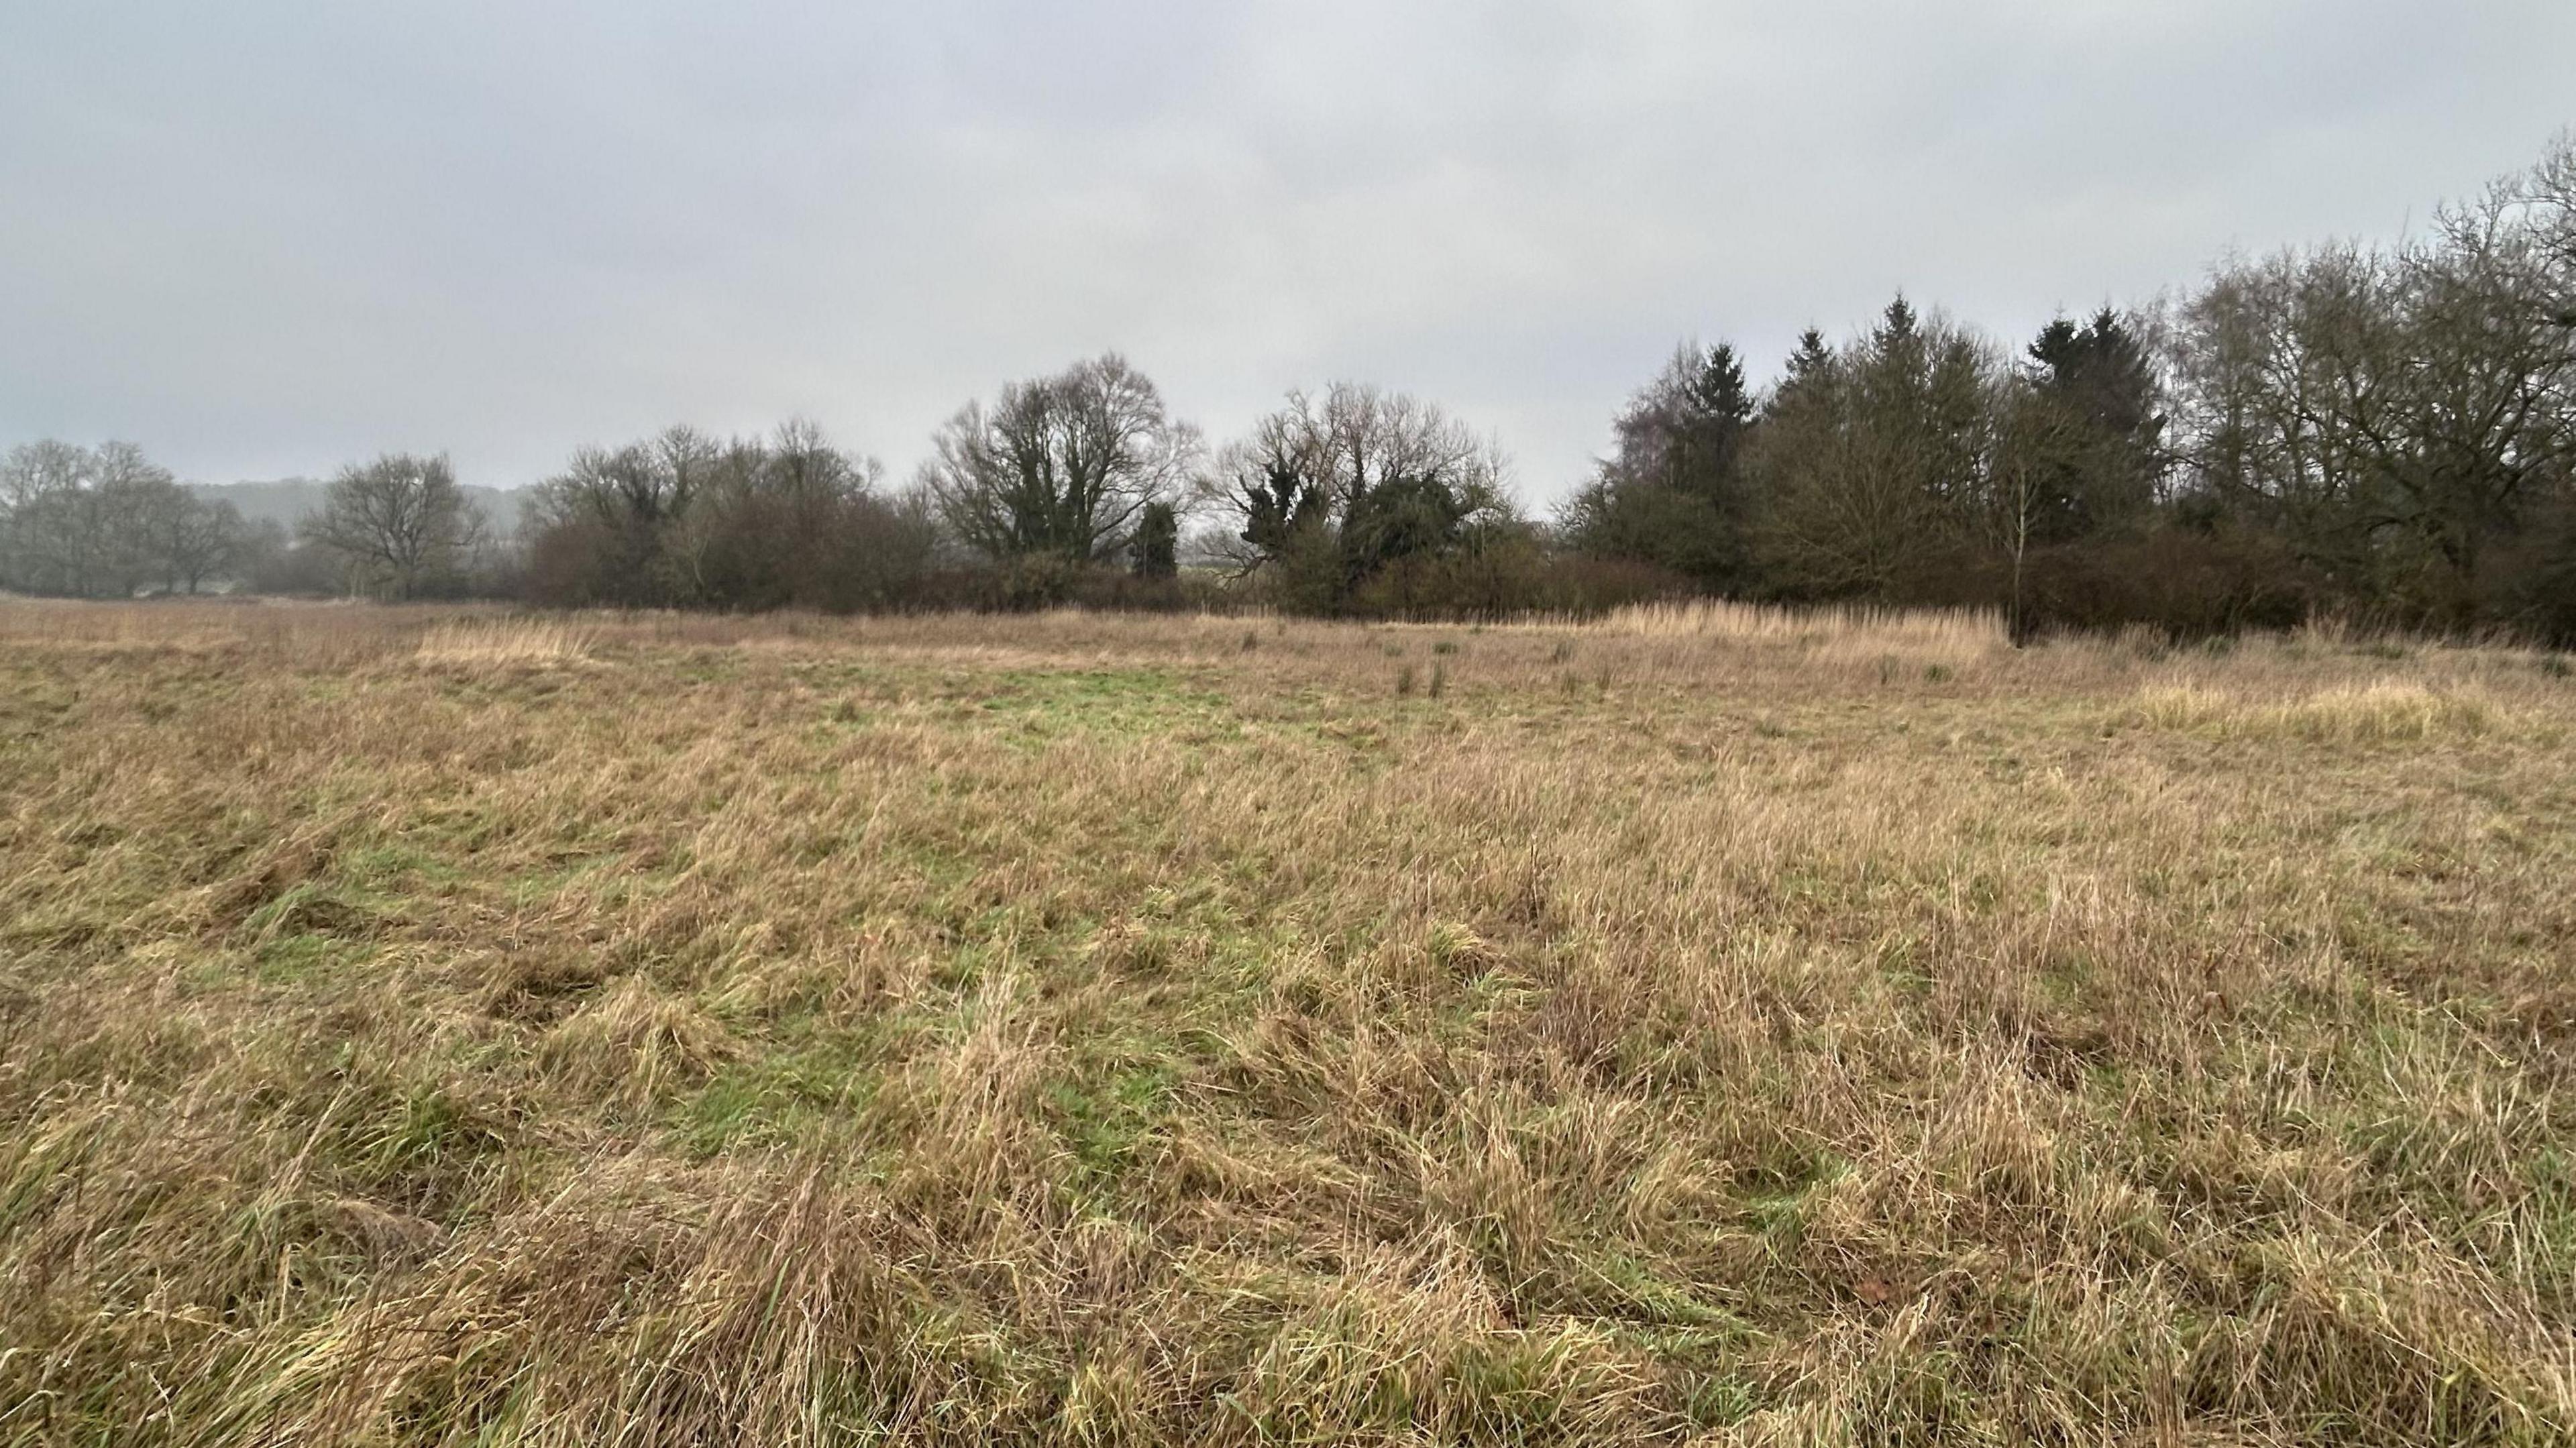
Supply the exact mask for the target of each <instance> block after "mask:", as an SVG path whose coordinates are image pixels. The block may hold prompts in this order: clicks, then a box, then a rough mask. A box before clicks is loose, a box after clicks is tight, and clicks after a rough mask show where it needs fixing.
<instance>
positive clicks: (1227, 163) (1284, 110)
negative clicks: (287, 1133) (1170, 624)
mask: <svg viewBox="0 0 2576 1448" xmlns="http://www.w3.org/2000/svg"><path fill="white" fill-rule="evenodd" d="M2570 56H2576V3H2570V0H2439V3H2436V0H2407V3H2399V0H1956V3H1949V4H1940V5H1932V4H1898V3H1894V0H1879V3H1869V4H1864V3H1856V0H1803V3H1799V4H1784V3H1781V0H1758V3H1733V0H1566V3H1555V0H1508V3H1485V4H1468V3H1402V0H1294V3H1269V0H1126V3H1104V4H1084V5H1076V4H1069V3H1052V4H1051V3H1039V0H1017V3H965V0H945V3H929V4H925V3H918V0H916V3H907V4H855V3H833V0H795V3H790V0H734V3H728V4H721V5H719V4H701V5H681V4H670V3H656V0H615V3H605V0H602V3H571V0H553V3H546V4H528V3H525V0H440V3H435V4H393V3H371V0H327V3H324V0H313V3H299V0H227V3H225V4H222V5H208V4H200V3H187V4H181V3H164V4H124V3H110V0H0V446H5V445H6V444H9V443H13V442H18V441H23V440H27V439H30V438H34V437H40V436H60V437H65V438H69V439H72V440H75V441H80V442H96V441H99V440H102V439H105V438H109V437H125V438H132V439H134V440H136V441H138V442H141V443H142V444H144V446H145V447H146V448H148V449H149V450H150V451H151V452H152V453H153V454H154V455H155V456H156V457H158V458H160V459H161V460H163V461H165V462H167V463H169V464H170V465H172V466H174V467H176V468H177V469H179V471H180V472H181V473H182V475H183V476H186V477H190V478H193V479H198V480H203V481H230V480H234V479H239V478H260V477H278V476H285V475H289V474H317V475H318V474H322V473H326V472H328V471H329V470H330V469H332V468H333V467H335V466H336V465H338V464H339V463H341V462H344V461H347V460H349V459H351V458H354V457H357V456H360V455H362V454H365V453H369V452H373V451H377V450H381V449H390V448H404V449H429V450H438V449H444V450H446V451H448V452H450V453H452V454H453V455H454V457H455V459H456V462H457V465H458V470H459V475H460V477H461V478H462V479H463V480H464V481H468V482H475V483H484V484H490V485H495V486H512V485H517V484H522V483H527V482H531V481H534V480H536V479H538V478H540V477H542V476H543V475H544V474H545V473H546V472H548V471H549V470H551V469H552V468H554V467H555V466H557V465H558V464H559V463H560V461H561V460H562V459H563V457H564V456H565V455H566V454H567V453H568V452H569V451H570V450H571V449H572V448H574V447H575V446H578V445H580V444H583V443H588V442H608V441H619V440H624V439H627V438H630V437H634V436H638V435H641V434H644V433H646V432H649V431H653V430H656V429H658V428H660V427H662V426H664V425H666V424H668V423H671V422H676V421H683V420H686V421H693V422H696V423H698V424H699V425H701V426H703V427H708V428H712V429H715V430H718V431H746V430H754V429H760V428H765V427H767V426H768V425H769V424H771V423H773V422H775V421H776V420H778V419H779V418H781V417H784V416H786V415H789V414H804V415H807V416H810V417H813V418H815V419H817V420H818V421H820V422H822V423H823V424H824V425H825V427H827V428H828V429H829V430H830V431H831V432H832V434H833V435H834V437H835V438H836V439H838V440H839V441H840V442H841V443H842V445H844V446H845V447H849V448H851V449H853V450H856V451H863V452H870V453H874V454H876V455H878V456H880V457H882V458H884V459H885V460H886V461H887V462H888V463H889V464H890V465H891V466H892V467H893V468H894V469H895V470H896V472H897V473H898V475H902V474H908V472H909V470H910V469H911V468H912V467H913V466H914V464H915V463H916V462H917V461H918V460H919V458H920V457H921V456H922V455H923V454H924V453H925V452H926V451H927V446H926V439H927V436H928V434H929V432H930V430H931V429H932V428H933V427H934V426H936V425H937V423H938V422H939V421H940V420H941V419H942V418H944V417H945V416H946V415H947V414H948V413H950V412H952V411H953V410H955V408H956V407H957V406H958V405H959V404H960V403H962V402H964V401H965V400H966V399H967V398H968V397H970V396H974V395H978V394H983V393H989V392H990V391H991V390H992V389H993V388H994V387H995V386H996V385H997V384H999V383H1000V382H1002V381H1003V380H1005V379H1007V378H1011V377H1017V376H1024V375H1029V374H1032V373H1036V372H1041V371H1046V370H1051V369H1053V368H1055V367H1058V366H1060V365H1062V364H1064V363H1065V362H1068V361H1070V360H1072V359H1074V358H1076V357H1080V356H1084V355H1089V354H1092V353H1096V352H1099V351H1101V350H1104V349H1112V348H1114V349H1117V350H1120V351H1123V352H1125V353H1126V354H1127V355H1128V356H1129V357H1130V358H1131V359H1132V360H1133V361H1135V362H1136V363H1137V364H1138V365H1139V366H1141V367H1143V368H1144V369H1145V370H1146V371H1147V372H1148V373H1149V374H1151V375H1152V376H1154V377H1155V378H1156V379H1157V380H1159V381H1160V382H1161V384H1162V385H1163V387H1164V390H1165V393H1166V395H1167V397H1168V398H1169V400H1170V402H1171V403H1172V405H1173V407H1174V409H1175V410H1176V411H1178V412H1179V413H1180V414H1181V415H1183V416H1186V417H1190V418H1193V419H1195V420H1197V421H1199V422H1200V423H1202V424H1203V425H1204V426H1206V427H1207V428H1208V430H1209V431H1210V433H1211V434H1212V435H1215V436H1219V437H1222V436H1224V435H1226V434H1227V433H1229V432H1230V431H1232V430H1235V429H1237V428H1240V427H1241V426H1242V425H1243V424H1245V423H1246V422H1247V421H1248V420H1249V419H1250V418H1252V417H1253V416H1255V415H1256V414H1257V413H1259V412H1260V411H1261V410H1263V409H1264V408H1266V407H1267V406H1269V405H1270V404H1271V403H1272V402H1273V401H1275V400H1276V399H1277V398H1278V396H1279V395H1280V394H1281V393H1283V392H1285V391H1286V390H1287V389H1289V388H1290V387H1294V386H1299V385H1316V384H1320V383H1323V382H1327V381H1330V380H1333V379H1336V378H1351V379H1357V380H1365V381H1373V382H1378V383H1382V384H1385V385H1388V386H1392V387H1398V388H1403V389H1406V390H1409V391H1414V392H1419V393H1421V394H1423V395H1425V396H1428V397H1431V398H1433V399H1435V400H1437V401H1440V402H1442V403H1444V404H1447V405H1449V406H1450V407H1452V408H1453V409H1455V410H1456V411H1457V412H1459V413H1461V414H1462V415H1464V416H1465V417H1467V418H1468V419H1470V420H1471V421H1472V422H1474V423H1475V424H1476V425H1478V426H1479V427H1481V428H1485V429H1489V430H1491V431H1492V432H1494V433H1495V434H1496V435H1498V436H1499V437H1500V439H1501V440H1502V442H1503V444H1504V446H1505V447H1506V448H1507V449H1508V450H1509V451H1510V452H1511V453H1512V454H1513V455H1514V456H1515V458H1516V459H1517V461H1518V481H1519V485H1520V489H1521V492H1522V494H1523V496H1524V497H1525V498H1527V499H1528V500H1530V501H1531V502H1533V503H1536V504H1545V503H1547V502H1549V501H1552V500H1553V499H1555V498H1556V497H1558V496H1560V495H1562V494H1563V493H1564V492H1565V491H1566V490H1567V489H1568V487H1570V486H1571V484H1572V483H1573V482H1574V481H1575V480H1576V479H1577V478H1578V477H1579V476H1580V475H1581V474H1582V472H1583V471H1584V469H1585V467H1586V460H1587V459H1588V458H1590V457H1591V456H1593V455H1594V454H1596V453H1597V452H1598V451H1600V450H1601V449H1602V448H1603V447H1604V446H1605V445H1606V442H1607V433H1608V423H1609V419H1610V417H1611V415H1612V414H1613V413H1614V412H1615V410H1616V409H1617V407H1618V405H1619V403H1620V400H1621V399H1622V397H1623V396H1624V395H1625V394H1626V393H1627V392H1628V391H1629V389H1630V388H1632V387H1633V386H1635V385H1636V384H1637V383H1638V382H1639V381H1640V380H1641V379H1642V378H1644V377H1645V376H1647V375H1648V374H1650V373H1651V372H1653V371H1654V369H1655V368H1656V367H1657V366H1658V364H1659V363H1660V362H1661V361H1662V360H1663V358H1664V357H1665V356H1666V355H1668V354H1669V352H1670V351H1671V349H1672V347H1673V345H1674V343H1675V342H1676V341H1678V340H1679V339H1681V338H1682V337H1685V336H1697V337H1701V338H1705V339H1709V340H1716V339H1719V338H1725V339H1731V340H1734V341H1735V342H1737V343H1738V344H1739V345H1740V346H1742V347H1743V348H1744V349H1745V350H1746V351H1747V353H1748V355H1749V356H1750V358H1751V359H1752V361H1753V363H1754V367H1755V370H1756V371H1757V372H1758V373H1763V374H1768V373H1769V372H1770V371H1771V370H1772V369H1773V368H1774V367H1775V366H1776V365H1777V362H1778V359H1779V357H1780V355H1781V354H1782V353H1783V352H1784V351H1785V350H1786V348H1787V346H1788V345H1789V343H1790V342H1791V341H1792V340H1793V339H1794V338H1795V336H1796V334H1797V332H1798V330H1799V329H1800V328H1802V327H1804V326H1806V325H1807V324H1809V323H1811V322H1812V323H1816V324H1819V325H1822V326H1824V327H1825V328H1827V329H1828V330H1829V331H1831V332H1834V333H1837V334H1839V333H1843V332H1845V331H1848V330H1849V329H1851V328H1853V327H1855V326H1857V325H1859V324H1860V323H1861V322H1863V321H1864V320H1866V319H1867V317H1868V316H1869V315H1870V314H1871V313H1873V312H1874V311H1875V310H1876V309H1877V308H1878V307H1879V306H1880V305H1881V304H1883V302H1884V301H1885V299H1886V298H1887V296H1888V295H1889V294H1890V293H1891V292H1893V291H1894V290H1895V289H1897V288H1899V287H1902V288H1904V289H1905V290H1906V291H1907V292H1908V294H1910V295H1912V296H1914V297H1915V298H1917V299H1918V300H1920V301H1922V302H1925V303H1928V304H1932V305H1937V306H1941V307H1944V308H1946V309H1948V310H1949V311H1951V312H1952V313H1954V314H1956V315H1958V316H1960V317H1962V318H1964V319H1966V320H1970V321H1974V322H1977V323H1979V324H1982V325H1984V326H1986V327H1988V328H1990V329H1994V330H1997V331H2001V332H2005V333H2009V334H2014V335H2018V334H2021V333H2023V332H2026V331H2027V330H2029V329H2031V328H2033V327H2035V326H2036V325H2037V324H2038V323H2040V322H2041V321H2043V320H2045V319H2046V318H2047V316H2048V315H2049V314H2050V313H2051V312H2052V311H2054V310H2056V309H2058V308H2061V307H2063V308H2089V307H2093V306H2096V305H2098V304H2100V303H2102V302H2104V301H2112V302H2119V303H2128V302H2131V301H2136V300H2141V299H2145V298H2148V297H2151V296H2152V295H2154V294H2155V293H2156V292H2157V291H2159V290H2160V289H2163V288H2165V287H2168V286H2170V285H2173V284H2177V283H2183V282H2187V281H2189V280H2190V279H2191V278H2192V277H2193V276H2195V275H2196V274H2198V273H2199V272H2200V271H2201V270H2203V269H2204V268H2205V267H2206V266H2207V265H2208V263H2209V262H2210V261H2211V260H2212V259H2214V258H2215V257H2217V256H2218V255H2220V254H2221V253H2222V252H2224V251H2225V250H2227V249H2228V248H2230V247H2237V248H2243V249H2247V250H2263V249H2268V248H2270V247H2273V246H2276V245H2280V244H2283V243H2286V242H2293V241H2309V240H2316V239H2322V238H2326V237H2330V236H2338V235H2343V236H2349V235H2364V236H2372V237H2386V236H2394V235H2396V234H2398V233H2400V232H2401V231H2403V230H2404V229H2406V228H2408V227H2409V226H2419V225H2420V224H2421V223H2422V221H2423V220H2424V217H2425V215H2426V213H2427V211H2428V210H2429V209H2430V207H2431V204H2432V203H2434V202H2435V201H2438V200H2440V199H2442V198H2444V197H2448V196H2456V195H2459V194H2461V193H2463V192H2465V191H2468V190H2471V189H2473V188H2475V187H2476V186H2478V185H2479V184H2481V183H2482V182H2483V181H2484V180H2485V179H2486V178H2487V177H2489V176H2491V175H2493V174H2495V173H2498V172H2501V171H2505V170H2508V169H2512V168H2515V167H2518V166H2521V165H2523V164H2526V163H2527V162H2529V161H2531V160H2532V159H2534V158H2536V157H2537V156H2538V155H2539V153H2540V151H2541V149H2542V147H2543V145H2544V144H2545V143H2546V142H2547V140H2548V139H2549V137H2550V136H2551V135H2552V134H2553V133H2554V132H2556V131H2557V130H2559V129H2560V128H2562V127H2564V126H2566V125H2568V124H2569V123H2571V122H2576V71H2571V70H2570V69H2569V64H2568V60H2569V57H2570Z"/></svg>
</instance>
